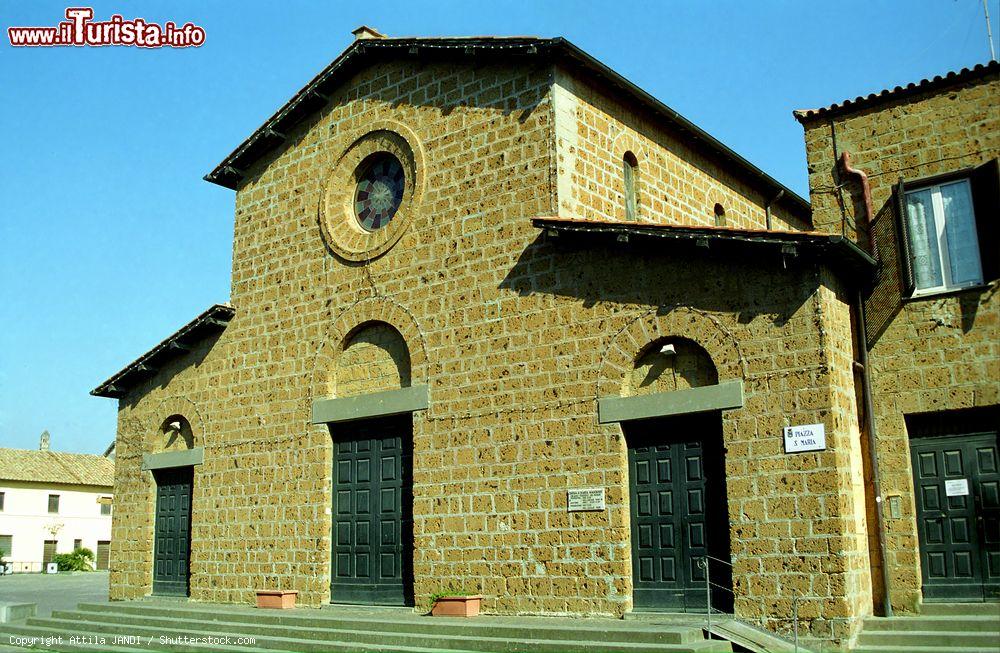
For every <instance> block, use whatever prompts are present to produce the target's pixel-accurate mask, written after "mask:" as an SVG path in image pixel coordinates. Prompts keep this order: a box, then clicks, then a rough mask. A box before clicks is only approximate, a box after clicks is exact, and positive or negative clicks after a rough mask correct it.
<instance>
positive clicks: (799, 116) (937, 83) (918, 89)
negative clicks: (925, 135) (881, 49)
mask: <svg viewBox="0 0 1000 653" xmlns="http://www.w3.org/2000/svg"><path fill="white" fill-rule="evenodd" d="M997 73H1000V62H996V61H991V62H989V63H988V64H976V65H975V66H973V67H972V68H963V69H961V70H959V71H957V72H955V71H952V72H949V73H946V74H945V75H944V76H941V75H938V76H936V77H934V78H933V79H922V80H920V81H919V82H915V83H910V84H907V85H906V86H896V87H895V88H887V89H884V90H882V91H879V92H878V93H870V94H868V95H865V96H863V97H861V96H859V97H856V98H854V99H853V100H844V101H843V102H840V103H836V104H831V105H830V106H828V107H821V108H819V109H798V110H796V111H793V112H792V115H793V116H795V119H796V120H798V121H799V122H802V123H804V122H806V121H808V120H810V119H813V118H819V117H833V116H839V115H843V114H845V113H852V112H854V111H860V110H861V109H867V108H869V107H874V106H878V105H880V104H884V103H886V102H891V101H893V100H899V99H901V98H905V97H909V96H911V95H916V94H918V93H926V92H928V91H936V90H939V89H943V88H948V87H949V86H957V85H959V84H964V83H965V82H969V81H972V80H975V79H979V78H981V77H988V76H990V75H996V74H997Z"/></svg>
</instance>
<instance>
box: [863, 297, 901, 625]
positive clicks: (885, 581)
mask: <svg viewBox="0 0 1000 653" xmlns="http://www.w3.org/2000/svg"><path fill="white" fill-rule="evenodd" d="M855 297H856V299H857V310H858V358H859V359H860V360H859V361H858V362H857V365H858V366H859V367H860V368H861V386H862V392H863V394H864V402H865V430H866V431H867V432H868V459H869V460H870V462H871V466H872V489H873V490H874V492H875V523H876V525H877V530H878V551H879V557H881V558H882V565H881V566H882V590H883V591H882V610H883V611H884V612H885V616H886V617H891V616H892V600H891V592H890V591H889V558H888V555H887V553H886V549H885V537H886V536H885V515H884V513H883V503H884V502H883V501H882V484H881V482H880V481H879V474H878V451H877V447H876V446H875V416H874V410H875V408H874V405H873V404H874V402H873V401H872V392H871V385H872V384H871V377H870V376H869V374H868V336H867V335H866V333H867V329H868V324H867V319H866V315H865V303H864V301H863V300H862V298H861V291H860V290H859V291H857V293H856V295H855Z"/></svg>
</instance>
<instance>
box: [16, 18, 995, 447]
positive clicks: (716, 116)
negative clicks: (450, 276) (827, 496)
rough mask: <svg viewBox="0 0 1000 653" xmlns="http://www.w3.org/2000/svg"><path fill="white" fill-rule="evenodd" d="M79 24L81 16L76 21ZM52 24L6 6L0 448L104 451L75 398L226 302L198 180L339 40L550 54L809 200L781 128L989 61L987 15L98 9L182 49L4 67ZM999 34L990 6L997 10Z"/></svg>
mask: <svg viewBox="0 0 1000 653" xmlns="http://www.w3.org/2000/svg"><path fill="white" fill-rule="evenodd" d="M79 4H84V3H79ZM66 6H67V4H64V3H52V2H43V1H39V0H30V1H27V0H25V1H14V0H0V26H2V27H3V28H4V29H3V32H4V33H3V38H2V45H0V100H2V102H0V126H2V129H3V140H2V145H0V250H2V252H0V446H7V447H27V448H34V447H36V446H37V443H38V435H39V433H41V431H42V430H43V429H48V430H49V431H50V432H51V433H52V438H53V448H54V449H58V450H64V451H80V452H92V453H99V452H100V451H102V450H103V449H104V448H105V447H106V446H107V444H108V443H110V442H111V440H112V439H113V438H114V433H115V421H116V410H117V402H116V401H114V400H111V399H99V398H95V397H91V396H89V394H88V392H89V391H90V390H91V389H92V388H94V387H95V386H97V385H98V384H99V383H100V382H101V381H103V380H104V379H106V378H107V377H109V376H110V375H111V374H112V373H114V372H116V371H117V370H119V369H120V368H122V367H123V366H124V365H125V364H127V363H129V362H130V361H132V360H133V359H135V358H136V357H137V356H138V355H140V354H141V353H143V352H144V351H146V350H147V349H149V348H150V347H151V346H153V345H154V344H156V343H157V342H159V341H160V340H162V339H163V338H164V337H165V336H166V335H168V334H169V333H171V332H172V331H174V330H175V329H176V328H177V327H179V326H181V325H182V324H184V323H185V322H187V321H188V320H190V319H191V318H193V317H194V316H195V315H197V314H198V313H200V312H201V311H202V310H204V309H205V308H206V307H208V306H209V305H211V304H212V303H215V302H222V301H226V300H227V299H228V297H229V273H230V265H231V256H232V226H233V202H234V193H233V192H232V191H229V190H226V189H223V188H220V187H218V186H214V185H211V184H209V183H207V182H205V181H202V179H201V177H202V175H204V174H205V173H207V172H208V171H209V170H211V169H212V168H213V167H214V165H215V164H216V163H218V162H219V161H220V160H222V158H223V157H224V156H225V155H226V154H228V153H229V152H230V151H231V150H232V149H233V148H234V147H235V146H236V145H237V144H238V143H239V142H240V141H242V140H243V138H245V137H246V136H247V135H249V134H250V133H251V132H252V131H253V130H254V129H256V128H257V127H258V126H259V125H260V124H261V122H263V120H264V119H266V118H267V117H268V116H270V115H271V113H272V112H273V111H274V110H275V109H277V108H278V107H279V106H280V105H281V104H282V103H284V102H285V100H287V99H288V98H289V97H290V96H291V95H292V94H293V93H294V92H295V91H296V90H298V89H299V88H300V87H301V86H302V85H303V84H304V83H305V82H306V81H308V80H309V79H311V78H312V77H313V75H315V74H316V73H317V72H318V71H319V70H320V69H321V68H323V67H324V66H325V65H326V64H327V63H329V62H330V61H331V60H332V59H333V58H335V57H336V56H337V54H339V53H340V51H341V50H343V49H344V48H345V47H346V46H347V45H348V44H349V43H350V41H351V38H352V37H351V35H350V31H351V29H353V28H354V27H356V26H358V25H360V24H363V23H364V24H369V25H372V26H375V27H377V28H378V29H380V30H382V31H383V32H385V33H387V34H389V35H392V36H410V35H418V36H439V35H440V36H445V35H447V36H455V35H470V34H471V35H481V34H498V35H521V34H532V35H539V36H565V37H567V38H569V39H570V40H571V41H573V42H574V43H576V44H577V45H578V46H580V47H582V48H583V49H584V50H586V51H588V52H589V53H591V54H592V55H594V56H596V57H597V58H598V59H600V60H601V61H603V62H604V63H606V64H608V65H609V66H611V67H612V68H614V69H615V70H617V71H618V72H620V73H621V74H622V75H624V76H625V77H627V78H629V79H630V80H632V81H633V82H635V83H636V84H638V85H639V86H641V87H642V88H644V89H645V90H647V91H648V92H650V93H651V94H652V95H654V96H655V97H657V98H659V99H660V100H662V101H664V102H665V103H666V104H668V105H669V106H671V107H672V108H674V109H675V110H677V111H679V112H680V113H682V114H683V115H685V116H686V117H687V118H689V119H691V120H692V121H694V122H695V123H696V124H698V125H699V126H701V127H702V128H704V129H705V130H706V131H708V132H709V133H711V134H713V135H714V136H716V137H717V138H719V139H720V140H722V141H723V142H724V143H726V144H727V145H729V146H730V147H732V148H733V149H735V150H736V151H737V152H739V153H740V154H742V155H743V156H745V157H746V158H747V159H749V160H750V161H752V162H753V163H755V164H756V165H758V166H759V167H761V168H762V169H763V170H765V171H766V172H768V173H770V174H771V175H773V176H774V177H776V178H777V179H778V180H780V181H782V182H784V183H785V184H786V185H788V186H790V187H791V188H792V189H793V190H795V191H797V192H798V193H800V194H801V195H803V196H806V195H807V193H808V189H807V186H806V169H805V152H804V147H803V143H802V131H801V128H800V127H799V125H798V124H797V123H796V122H795V121H794V120H793V119H792V117H791V111H792V109H795V108H806V107H815V106H821V105H826V104H830V103H832V102H837V101H840V100H843V99H845V98H849V97H851V98H853V97H855V96H857V95H859V94H867V93H869V92H872V91H878V90H880V89H882V88H885V87H886V86H893V85H896V84H904V83H907V82H910V81H916V80H919V79H921V78H924V77H928V76H933V75H936V74H941V73H944V72H947V71H949V70H954V69H958V68H961V67H964V66H970V65H973V64H975V63H980V62H985V61H987V60H988V58H989V50H988V44H987V40H986V35H985V22H984V19H983V8H982V2H981V0H897V1H887V0H842V1H837V2H834V1H831V2H812V1H810V2H805V1H801V2H793V1H791V0H788V1H779V0H754V1H747V0H724V1H721V0H720V1H718V2H715V1H709V0H703V1H698V2H695V1H693V0H692V1H688V2H679V1H676V2H667V1H664V2H622V1H621V0H619V1H615V2H586V1H582V2H581V1H580V0H576V1H561V0H560V1H555V0H553V1H545V2H542V1H538V2H503V1H500V2H496V1H494V2H476V1H474V0H467V1H465V2H457V1H456V2H426V3H425V2H414V1H411V2H396V1H390V0H384V1H382V2H378V3H368V2H334V1H330V2H307V1H305V0H284V1H283V2H246V1H244V2H239V3H237V2H221V1H218V0H212V1H197V2H183V1H172V2H133V1H125V0H120V1H118V2H103V1H100V2H94V3H92V6H93V7H94V12H95V19H97V20H103V19H107V18H109V17H110V16H111V15H112V14H114V13H120V14H122V15H123V16H124V17H125V18H134V17H141V18H144V19H146V20H148V21H152V22H157V23H161V24H162V23H164V22H166V21H171V20H172V21H174V22H176V23H178V24H182V23H185V22H188V21H191V22H194V23H196V24H198V25H201V26H202V27H204V28H205V31H206V34H207V40H206V43H205V45H203V46H202V47H200V48H192V49H187V50H172V49H160V50H142V49H138V48H126V47H111V48H52V49H41V48H23V49H14V48H11V47H10V45H9V43H8V42H7V38H6V28H7V27H9V26H11V25H15V26H20V25H40V26H49V25H55V24H56V23H57V22H58V21H60V20H61V19H63V15H64V14H63V12H64V11H65V8H66ZM989 7H990V11H991V13H992V15H991V18H992V19H993V32H994V36H995V37H996V35H997V34H1000V29H998V26H997V18H998V17H1000V3H998V2H997V0H990V2H989Z"/></svg>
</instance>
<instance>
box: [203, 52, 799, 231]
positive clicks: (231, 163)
mask: <svg viewBox="0 0 1000 653" xmlns="http://www.w3.org/2000/svg"><path fill="white" fill-rule="evenodd" d="M404 48H405V49H406V50H407V53H408V54H412V55H414V56H416V55H418V54H419V51H420V49H421V48H423V49H425V51H426V49H427V48H431V49H433V50H438V51H440V50H456V49H465V48H480V49H490V50H494V51H497V50H504V51H506V52H507V53H510V52H512V51H520V53H521V54H524V55H529V56H546V55H547V56H551V55H552V54H553V53H554V54H557V55H561V56H565V57H566V58H567V59H568V60H571V61H573V62H574V63H576V64H578V65H581V66H582V67H584V68H585V69H587V70H588V71H590V72H592V73H594V74H596V75H597V76H598V77H600V78H601V79H603V81H605V82H606V83H608V84H610V85H612V86H614V87H617V88H619V89H620V90H622V91H624V92H626V93H628V94H630V95H632V96H633V97H635V98H636V99H638V100H639V101H640V103H641V104H643V105H645V107H646V108H647V109H649V110H651V111H652V112H653V113H654V114H656V115H657V116H659V117H661V118H663V119H665V120H666V121H667V122H669V123H671V124H672V125H673V126H674V127H675V128H677V129H679V130H680V131H682V132H684V133H685V134H686V135H687V136H688V137H689V138H691V139H692V140H693V141H695V142H697V143H701V144H703V145H704V146H705V147H706V148H707V149H708V150H710V151H711V152H712V153H713V154H715V155H716V156H719V157H721V158H722V159H723V160H725V161H726V162H728V163H732V164H735V165H736V166H737V167H739V168H742V169H743V171H744V172H745V173H746V174H747V175H748V176H749V177H751V178H752V179H753V180H754V181H755V182H756V183H757V185H758V186H762V187H763V189H764V191H766V193H767V194H769V195H770V196H771V197H776V196H777V195H779V193H781V199H780V200H779V202H780V203H781V204H783V205H785V206H786V207H788V208H789V209H790V210H792V211H794V212H795V213H796V215H797V216H798V217H799V218H800V219H803V220H806V221H811V208H810V205H809V202H808V201H807V200H806V199H804V198H802V197H801V196H800V195H799V194H798V193H796V192H795V191H793V190H791V189H790V188H788V187H787V186H785V185H784V184H782V183H781V182H779V181H778V180H776V179H775V178H774V177H772V176H770V175H769V174H767V173H766V172H764V171H763V170H761V169H760V168H758V167H757V166H755V165H754V164H752V163H750V162H749V161H748V160H747V159H745V158H744V157H742V156H741V155H739V154H737V153H736V152H735V151H734V150H732V149H730V148H729V147H728V146H726V145H725V144H723V143H722V142H721V141H719V140H718V139H716V138H715V137H714V136H712V135H711V134H709V133H708V132H706V131H704V130H703V129H701V128H700V127H698V126H697V125H695V124H694V123H693V122H691V121H690V120H688V119H687V118H685V117H684V116H682V115H681V114H679V113H678V112H677V111H674V110H673V109H671V108H670V107H669V106H667V105H666V104H664V103H663V102H660V101H659V100H657V99H656V98H654V97H653V96H651V95H650V94H649V93H647V92H646V91H644V90H642V89H641V88H640V87H639V86H637V85H636V84H634V83H632V82H630V81H629V80H628V79H626V78H625V77H623V76H621V75H620V74H619V73H617V72H615V71H614V70H613V69H611V68H609V67H608V66H607V65H605V64H603V63H601V62H600V61H599V60H597V59H595V58H594V57H593V56H591V55H589V54H587V53H586V52H585V51H583V50H581V49H580V48H579V47H577V46H576V45H574V44H573V43H571V42H570V41H568V40H566V39H565V38H562V37H558V38H538V37H456V38H385V39H364V40H359V41H355V42H354V43H352V44H351V45H350V46H348V47H347V48H346V49H345V50H344V52H342V53H341V54H340V56H338V57H337V58H336V59H334V60H333V62H331V63H330V65H328V66H327V67H326V68H324V69H323V70H322V71H321V72H320V73H319V74H318V75H316V76H315V77H314V78H313V79H312V80H311V81H309V83H307V84H306V85H305V86H304V87H303V88H302V89H300V90H299V91H298V92H297V93H296V94H295V95H293V96H292V98H291V99H290V100H289V101H288V102H286V103H285V104H284V105H283V106H282V107H281V108H280V109H278V111H276V112H275V113H274V115H272V116H271V117H270V118H268V119H267V120H266V121H265V122H264V124H263V125H261V126H260V127H258V128H257V130H256V131H254V132H253V134H251V135H250V136H249V137H248V138H247V139H246V140H244V141H243V142H242V143H241V144H240V145H239V146H238V147H237V148H236V149H235V150H233V151H232V152H231V153H230V154H229V155H228V156H227V157H226V158H225V159H223V160H222V162H221V163H220V164H219V165H217V166H216V167H215V169H213V170H212V171H211V172H210V173H208V174H207V175H205V177H204V179H205V180H206V181H209V182H212V183H214V184H218V185H220V186H223V187H225V188H229V189H232V190H236V189H237V186H238V185H239V182H240V181H241V179H242V177H243V175H244V174H245V172H246V168H248V167H249V166H250V165H252V163H253V161H255V160H256V159H253V160H248V161H243V159H244V158H246V157H247V155H251V156H252V153H253V152H254V150H255V148H261V154H263V153H264V152H266V151H268V150H270V149H271V148H273V147H276V146H277V145H279V144H280V143H282V142H284V139H285V135H286V134H287V132H288V131H289V130H290V129H291V128H292V126H293V125H294V124H296V123H297V121H298V120H299V119H300V117H301V116H300V115H299V114H300V113H302V114H303V115H308V114H310V113H312V109H309V108H308V107H307V106H306V103H309V102H313V103H315V104H316V108H317V109H318V108H319V106H322V105H325V104H326V102H327V101H328V99H329V96H328V93H330V92H331V90H332V89H330V88H328V87H327V86H326V85H327V84H330V80H331V79H333V78H334V76H335V75H337V74H339V73H342V72H344V71H347V70H349V69H350V66H351V65H352V62H353V61H355V60H357V58H358V57H357V56H356V55H358V56H360V55H362V54H368V53H375V52H380V51H381V52H389V51H392V50H396V49H404ZM414 48H415V49H416V51H415V52H414V51H412V49H414ZM310 98H313V99H310ZM304 106H305V107H306V108H305V109H303V107H304ZM268 140H270V141H271V143H270V144H269V143H268V142H267V141H268Z"/></svg>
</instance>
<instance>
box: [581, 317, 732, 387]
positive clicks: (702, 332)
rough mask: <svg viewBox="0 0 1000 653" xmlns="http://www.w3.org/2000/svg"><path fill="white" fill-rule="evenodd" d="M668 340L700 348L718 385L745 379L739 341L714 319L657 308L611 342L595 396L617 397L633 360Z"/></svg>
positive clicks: (630, 325) (619, 333) (629, 371)
mask: <svg viewBox="0 0 1000 653" xmlns="http://www.w3.org/2000/svg"><path fill="white" fill-rule="evenodd" d="M668 337H682V338H685V339H688V340H691V341H693V342H695V343H697V344H698V345H699V346H701V347H702V348H703V349H704V350H705V351H706V352H707V353H708V354H709V356H711V358H712V362H713V363H714V365H715V367H716V369H717V371H718V379H719V382H720V383H721V382H723V381H729V380H737V379H744V378H745V377H746V374H747V371H746V361H745V360H744V358H743V354H742V352H741V351H740V344H739V341H738V340H737V339H736V337H735V336H734V335H733V334H732V333H731V332H730V331H729V330H728V329H727V328H726V327H725V326H724V325H723V324H722V322H721V321H720V320H719V319H718V318H717V317H715V316H714V315H712V314H710V313H707V312H704V311H699V310H697V309H693V308H688V307H684V306H680V307H674V308H671V309H669V310H664V309H659V308H658V309H653V310H651V311H649V312H647V313H645V314H643V315H640V316H638V317H636V318H635V319H633V320H632V321H631V322H629V324H627V325H626V326H625V327H624V328H623V329H622V330H621V331H619V332H618V333H617V334H615V336H614V337H613V338H612V340H611V342H610V343H609V344H608V347H607V349H606V350H605V352H604V356H603V357H602V359H601V367H600V373H599V374H598V378H597V392H596V394H597V396H598V397H614V396H621V395H622V394H623V393H624V390H625V381H626V379H627V377H628V375H629V374H630V373H631V371H632V368H633V366H634V364H635V360H636V357H637V356H638V355H639V354H640V353H641V352H642V351H643V350H645V349H646V348H647V347H648V346H649V344H650V343H652V342H655V341H657V340H660V339H663V338H668Z"/></svg>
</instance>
